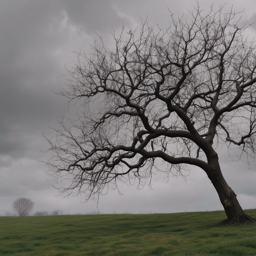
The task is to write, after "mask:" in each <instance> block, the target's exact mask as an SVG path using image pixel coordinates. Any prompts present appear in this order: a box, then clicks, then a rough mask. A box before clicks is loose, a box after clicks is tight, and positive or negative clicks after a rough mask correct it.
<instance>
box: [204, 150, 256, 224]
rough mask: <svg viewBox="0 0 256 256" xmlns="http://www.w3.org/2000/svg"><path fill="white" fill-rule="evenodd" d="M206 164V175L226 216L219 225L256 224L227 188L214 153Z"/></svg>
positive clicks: (232, 192) (233, 193)
mask: <svg viewBox="0 0 256 256" xmlns="http://www.w3.org/2000/svg"><path fill="white" fill-rule="evenodd" d="M208 162H209V165H210V170H208V171H207V175H208V177H209V179H210V180H211V182H212V184H213V186H214V187H215V189H216V191H217V193H218V195H219V198H220V201H221V203H222V205H223V207H224V210H225V212H226V215H227V219H226V220H223V221H222V222H220V224H222V225H225V224H233V223H240V224H247V223H251V222H256V219H254V218H252V217H251V216H249V215H247V214H246V213H245V212H244V211H243V209H242V207H241V206H240V204H239V202H238V200H237V198H236V194H235V192H234V191H233V190H232V189H231V188H230V187H229V186H228V184H227V182H226V180H225V179H224V177H223V175H222V172H221V169H220V165H219V161H218V156H217V154H216V153H215V154H214V156H213V157H212V158H211V159H210V160H209V159H208Z"/></svg>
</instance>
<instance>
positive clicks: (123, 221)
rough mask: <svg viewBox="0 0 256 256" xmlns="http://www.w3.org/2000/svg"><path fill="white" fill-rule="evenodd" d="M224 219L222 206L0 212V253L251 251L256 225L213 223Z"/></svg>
mask: <svg viewBox="0 0 256 256" xmlns="http://www.w3.org/2000/svg"><path fill="white" fill-rule="evenodd" d="M246 212H247V213H248V214H250V215H251V216H253V217H256V210H247V211H246ZM224 218H225V214H224V212H222V211H217V212H194V213H174V214H140V215H132V214H111V215H77V216H73V215H69V216H42V217H36V216H33V217H1V218H0V227H1V229H0V255H26V256H27V255H28V256H30V255H37V256H38V255H44V256H66V255H76V256H79V255H81V256H82V255H90V256H91V255H109V256H112V255H116V256H125V255H127V256H132V255H145V256H146V255H230V256H231V255H232V256H236V255H241V256H242V255H243V256H244V255H256V224H250V225H246V226H242V225H232V226H219V225H217V223H219V222H220V221H221V220H223V219H224Z"/></svg>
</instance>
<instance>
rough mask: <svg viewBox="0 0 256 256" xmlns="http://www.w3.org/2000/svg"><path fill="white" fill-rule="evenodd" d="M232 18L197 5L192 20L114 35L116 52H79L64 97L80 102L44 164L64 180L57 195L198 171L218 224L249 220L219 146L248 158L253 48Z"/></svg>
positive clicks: (254, 99)
mask: <svg viewBox="0 0 256 256" xmlns="http://www.w3.org/2000/svg"><path fill="white" fill-rule="evenodd" d="M240 18H241V16H240V14H239V13H235V12H234V11H233V10H231V11H230V12H228V13H224V12H223V7H221V8H219V9H218V10H214V8H211V9H210V11H209V12H205V11H202V10H201V8H200V6H197V7H196V8H195V9H194V11H192V12H191V13H190V19H185V18H184V17H181V18H178V19H176V18H175V16H174V15H170V25H169V27H168V28H167V29H160V28H157V29H156V28H155V27H153V26H150V24H149V22H148V21H144V22H142V26H141V27H140V28H137V29H135V30H130V31H129V32H128V33H127V32H126V30H125V29H123V30H122V32H121V33H120V34H119V35H118V36H117V35H114V41H115V47H114V49H109V48H108V47H107V46H105V45H104V42H103V41H102V40H98V41H95V44H94V45H93V47H92V51H91V53H90V54H83V53H79V54H78V62H77V65H76V67H75V68H74V69H72V70H71V71H70V81H69V87H68V89H67V90H65V91H64V92H63V95H64V96H65V97H67V98H68V99H69V100H75V101H76V103H77V104H78V109H77V119H76V121H73V122H72V123H71V124H70V125H67V124H65V122H62V123H61V127H59V128H58V129H56V131H57V135H56V140H55V141H49V142H50V145H51V147H50V150H52V151H53V152H54V156H53V157H52V158H51V159H50V161H49V163H48V164H49V167H50V168H51V170H52V171H53V173H54V174H55V175H58V176H61V177H62V176H64V175H67V177H69V178H70V186H68V187H65V188H63V192H70V193H84V194H86V196H87V198H90V197H92V196H93V195H99V194H101V193H102V191H103V190H104V189H105V188H106V186H108V184H110V183H114V184H116V183H117V182H119V181H121V182H129V181H130V180H134V179H136V180H138V181H139V183H142V184H143V183H144V182H145V181H146V180H148V179H150V177H151V175H152V170H153V169H159V167H158V166H157V161H156V159H162V160H163V161H165V162H166V163H167V164H168V166H169V168H168V169H167V170H165V171H166V172H167V173H168V172H171V171H173V170H175V172H176V173H180V174H182V170H183V168H185V166H187V165H192V166H197V167H200V168H201V169H202V170H204V171H205V172H206V174H207V175H208V177H209V179H210V180H211V182H212V183H213V185H214V187H215V189H216V191H217V193H218V195H219V198H220V201H221V203H222V205H223V207H224V209H225V212H226V214H227V217H228V219H227V221H225V222H223V223H234V222H240V223H247V222H252V221H254V219H253V218H251V217H250V216H248V215H246V214H245V213H244V212H243V211H242V209H241V207H240V205H239V202H238V201H237V199H236V194H235V193H234V191H233V190H232V189H231V188H230V187H229V186H228V184H227V183H226V181H225V179H224V177H223V175H222V172H221V168H220V164H219V159H218V153H217V152H218V145H219V143H225V144H227V146H230V145H235V146H237V147H238V148H239V149H240V150H241V151H242V152H243V153H246V154H249V155H250V156H254V155H255V132H256V127H255V126H256V119H255V109H256V86H255V82H256V72H255V69H256V54H255V53H256V44H255V42H254V41H250V40H249V39H248V37H246V36H245V35H244V32H245V30H246V28H247V27H248V26H247V25H241V24H240Z"/></svg>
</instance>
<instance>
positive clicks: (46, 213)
mask: <svg viewBox="0 0 256 256" xmlns="http://www.w3.org/2000/svg"><path fill="white" fill-rule="evenodd" d="M47 215H49V213H48V212H47V211H38V212H35V213H34V216H47Z"/></svg>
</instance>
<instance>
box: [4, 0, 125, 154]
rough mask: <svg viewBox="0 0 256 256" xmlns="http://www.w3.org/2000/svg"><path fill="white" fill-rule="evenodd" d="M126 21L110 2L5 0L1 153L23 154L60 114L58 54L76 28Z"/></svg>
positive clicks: (91, 30)
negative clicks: (54, 91) (34, 138)
mask: <svg viewBox="0 0 256 256" xmlns="http://www.w3.org/2000/svg"><path fill="white" fill-rule="evenodd" d="M125 22H126V21H125V19H122V18H120V17H119V16H118V14H117V13H116V11H115V10H114V9H113V7H112V5H111V4H110V1H98V0H96V1H67V0H66V1H38V0H37V1H36V0H30V1H25V0H20V1H0V24H1V25H0V26H1V27H0V118H1V123H0V154H3V155H14V156H15V157H18V156H19V154H20V156H24V155H25V154H26V150H27V149H28V148H30V149H31V146H32V145H31V144H33V143H31V140H32V141H33V139H32V138H31V134H34V135H35V136H39V135H40V133H42V132H43V131H44V129H45V127H46V126H47V125H49V124H50V123H51V121H54V119H56V115H57V113H59V110H60V109H59V108H60V104H61V99H60V97H58V96H56V95H54V93H53V92H52V90H54V89H56V91H58V88H59V89H61V88H62V87H63V84H64V82H65V79H64V77H63V76H62V73H61V70H63V67H62V66H61V65H63V63H61V62H60V60H59V59H58V57H59V56H57V57H56V55H55V53H56V52H57V51H58V50H59V49H60V48H61V47H63V46H64V47H65V44H67V43H68V42H70V41H72V40H73V39H72V38H71V36H72V34H71V32H72V29H74V28H77V30H78V31H79V33H96V32H102V31H104V30H105V29H109V30H111V29H112V28H115V27H118V26H120V25H122V23H125ZM66 50H67V51H70V52H71V51H72V50H79V49H66ZM58 106H59V107H58ZM35 146H36V145H35Z"/></svg>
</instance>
